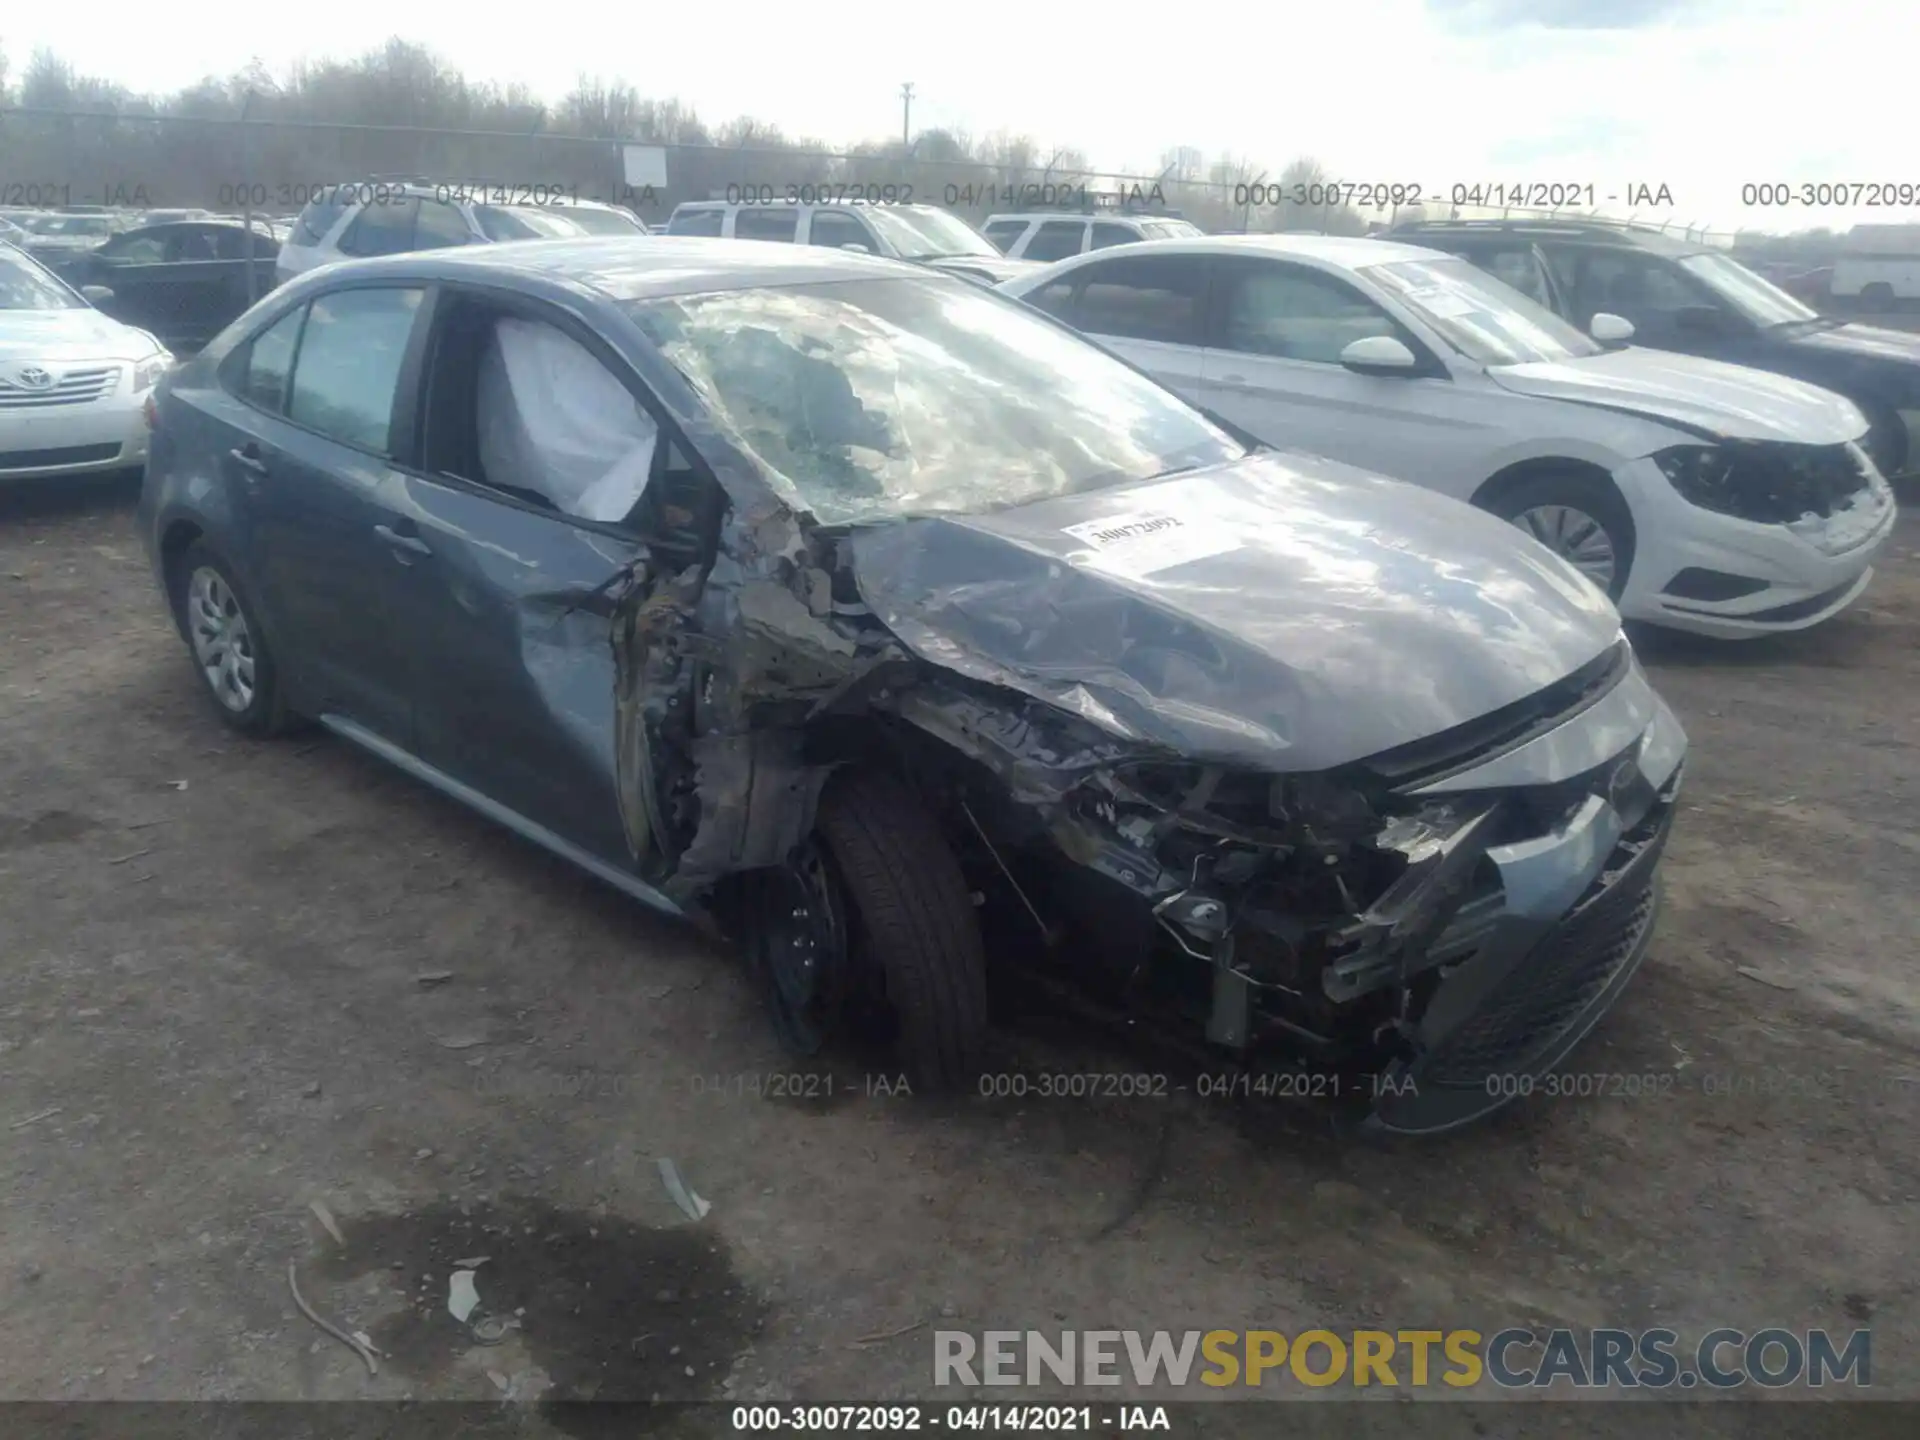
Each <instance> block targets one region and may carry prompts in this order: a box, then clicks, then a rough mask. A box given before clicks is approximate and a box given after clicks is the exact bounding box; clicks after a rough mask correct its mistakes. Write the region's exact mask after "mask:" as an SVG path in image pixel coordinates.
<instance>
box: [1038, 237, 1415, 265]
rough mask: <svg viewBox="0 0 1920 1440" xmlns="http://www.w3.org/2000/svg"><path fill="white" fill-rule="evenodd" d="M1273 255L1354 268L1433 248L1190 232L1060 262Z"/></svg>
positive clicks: (1353, 240)
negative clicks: (1133, 257) (1108, 257)
mask: <svg viewBox="0 0 1920 1440" xmlns="http://www.w3.org/2000/svg"><path fill="white" fill-rule="evenodd" d="M1149 248H1151V250H1152V252H1153V253H1154V254H1156V255H1274V256H1279V257H1283V258H1287V259H1294V260H1315V261H1319V262H1321V263H1322V264H1326V265H1331V266H1334V267H1336V268H1339V269H1345V270H1357V269H1359V268H1360V267H1361V266H1363V265H1387V264H1391V263H1392V262H1394V261H1396V260H1432V259H1433V258H1434V256H1435V252H1434V251H1432V250H1430V249H1426V248H1425V247H1423V246H1419V245H1405V244H1401V243H1399V242H1397V241H1393V240H1374V239H1371V238H1368V237H1364V236H1359V235H1190V236H1186V237H1183V238H1181V239H1178V240H1143V241H1141V242H1140V243H1139V245H1138V246H1120V245H1113V246H1109V247H1108V248H1107V249H1105V250H1089V251H1087V252H1085V253H1084V254H1082V255H1076V256H1070V257H1068V259H1066V260H1063V261H1061V262H1060V263H1061V264H1062V265H1067V264H1074V263H1077V262H1079V261H1083V260H1087V259H1090V258H1092V257H1094V256H1097V255H1112V254H1117V253H1119V252H1120V251H1122V250H1125V251H1126V252H1127V253H1128V254H1134V253H1136V252H1137V253H1145V252H1146V251H1147V250H1148V249H1149Z"/></svg>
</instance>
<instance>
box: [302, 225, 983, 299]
mask: <svg viewBox="0 0 1920 1440" xmlns="http://www.w3.org/2000/svg"><path fill="white" fill-rule="evenodd" d="M349 272H351V273H352V274H354V275H367V276H373V275H380V276H387V277H393V278H399V277H403V276H404V277H408V278H417V279H422V280H429V281H431V280H445V281H449V282H457V281H460V280H470V281H475V280H481V279H484V278H485V277H487V276H503V275H505V276H519V277H521V278H524V279H526V280H531V281H541V280H547V281H559V282H562V283H568V284H572V285H575V286H580V287H584V288H586V289H589V290H593V291H597V292H598V293H599V294H601V295H603V296H605V297H606V298H608V299H610V300H651V299H658V298H660V297H663V296H669V295H698V294H706V293H709V292H712V291H717V290H751V289H757V288H761V287H765V286H775V285H804V284H807V283H809V282H814V281H830V280H884V279H901V278H905V277H909V276H913V277H918V278H920V279H922V280H929V281H931V280H933V279H934V277H935V276H936V272H934V271H931V270H929V269H927V268H926V267H924V266H920V265H909V264H907V263H905V262H904V261H899V260H887V259H882V258H880V257H878V256H874V255H863V254H857V253H855V252H853V251H850V250H840V249H828V248H826V247H824V246H812V245H789V244H786V243H784V242H782V241H777V240H720V239H715V238H713V237H711V236H704V235H654V234H647V235H631V236H628V235H609V236H595V237H592V238H590V239H565V240H517V241H515V242H514V243H512V244H511V245H470V246H460V247H457V248H452V249H446V250H414V251H409V252H407V253H405V254H400V255H386V256H381V257H380V258H378V259H369V260H353V261H347V262H345V263H344V264H338V265H328V266H325V267H323V268H322V269H321V270H315V271H310V272H309V273H310V274H314V275H319V274H325V275H327V276H330V277H334V278H345V277H346V275H347V274H348V273H349ZM952 283H954V284H966V283H967V282H966V281H962V280H955V281H953V282H952Z"/></svg>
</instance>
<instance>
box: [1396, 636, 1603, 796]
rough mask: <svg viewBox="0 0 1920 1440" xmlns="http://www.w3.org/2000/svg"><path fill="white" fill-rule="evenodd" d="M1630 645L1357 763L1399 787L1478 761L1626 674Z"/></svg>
mask: <svg viewBox="0 0 1920 1440" xmlns="http://www.w3.org/2000/svg"><path fill="white" fill-rule="evenodd" d="M1632 668H1633V649H1632V647H1631V646H1630V645H1628V643H1627V642H1626V641H1625V640H1624V639H1622V640H1618V641H1616V642H1615V643H1614V644H1613V645H1612V646H1611V647H1609V648H1608V649H1606V650H1604V651H1602V652H1601V653H1600V654H1599V655H1596V656H1595V657H1594V658H1593V659H1592V660H1589V661H1588V662H1587V663H1586V664H1585V665H1582V666H1581V667H1580V668H1579V669H1578V670H1575V671H1574V672H1573V673H1572V674H1570V675H1568V676H1566V677H1565V678H1563V679H1560V680H1556V681H1555V682H1554V683H1553V684H1551V685H1549V686H1547V687H1546V688H1545V689H1544V690H1537V691H1535V692H1534V693H1533V694H1531V695H1529V696H1527V697H1526V699H1524V700H1519V701H1516V702H1514V703H1513V704H1511V705H1507V706H1503V707H1502V708H1500V709H1498V710H1495V711H1493V712H1492V713H1491V714H1488V715H1482V716H1481V717H1480V718H1479V719H1477V720H1469V721H1467V722H1466V724H1464V725H1456V726H1454V727H1453V729H1451V730H1444V731H1442V732H1441V733H1440V734H1438V735H1430V736H1428V737H1427V738H1426V739H1424V740H1416V741H1415V742H1414V743H1413V744H1411V745H1403V746H1401V747H1400V748H1399V749H1397V750H1388V751H1385V752H1384V753H1382V754H1379V755H1375V756H1374V757H1372V758H1371V759H1369V760H1366V761H1363V762H1362V764H1361V766H1360V768H1361V769H1363V770H1366V771H1368V772H1369V773H1371V774H1372V775H1373V776H1374V777H1375V778H1376V779H1377V780H1378V781H1380V782H1383V783H1385V784H1387V785H1390V786H1392V787H1394V788H1395V789H1399V790H1407V789H1411V788H1414V787H1417V786H1420V785H1429V784H1432V783H1434V782H1435V781H1439V780H1443V779H1445V778H1446V777H1447V776H1449V775H1452V774H1454V773H1456V772H1458V771H1460V770H1464V769H1466V768H1467V767H1468V766H1471V765H1479V764H1483V763H1485V762H1486V761H1488V760H1491V759H1492V758H1493V757H1494V756H1495V755H1498V754H1502V753H1504V752H1505V751H1508V750H1511V749H1513V748H1514V747H1515V746H1516V745H1520V744H1523V743H1524V742H1526V741H1528V740H1531V739H1532V738H1533V737H1534V736H1536V735H1540V734H1543V733H1545V732H1546V731H1548V730H1551V729H1553V728H1554V727H1555V726H1557V725H1561V724H1564V723H1565V722H1566V721H1568V720H1571V719H1572V718H1573V717H1574V716H1575V715H1578V714H1579V713H1580V712H1581V711H1582V710H1585V709H1586V708H1587V707H1588V706H1589V705H1591V704H1593V703H1594V702H1595V701H1597V700H1599V699H1600V698H1601V697H1602V696H1604V695H1605V694H1606V693H1607V692H1608V691H1610V690H1612V689H1613V687H1614V686H1616V685H1618V684H1619V683H1620V682H1621V681H1622V680H1624V679H1626V677H1627V674H1628V672H1629V671H1630V670H1632Z"/></svg>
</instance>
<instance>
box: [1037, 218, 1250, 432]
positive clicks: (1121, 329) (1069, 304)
mask: <svg viewBox="0 0 1920 1440" xmlns="http://www.w3.org/2000/svg"><path fill="white" fill-rule="evenodd" d="M1213 263H1214V262H1213V261H1212V259H1211V258H1210V257H1208V256H1204V255H1178V254H1174V255H1168V254H1160V255H1153V254H1142V255H1115V256H1114V257H1113V258H1112V259H1110V260H1097V261H1094V262H1092V263H1090V264H1086V265H1078V266H1075V267H1074V268H1073V269H1072V270H1071V271H1069V272H1068V273H1067V274H1065V275H1063V276H1061V277H1060V279H1059V280H1057V281H1055V282H1054V283H1053V284H1052V285H1048V286H1045V287H1044V288H1042V289H1040V290H1037V291H1035V292H1033V293H1032V294H1030V295H1029V296H1028V297H1027V299H1028V302H1029V303H1030V304H1032V305H1034V306H1036V307H1037V308H1039V309H1041V310H1044V311H1046V312H1047V313H1048V314H1050V315H1053V316H1055V317H1056V318H1058V319H1061V320H1064V321H1066V323H1067V324H1069V325H1071V326H1073V327H1074V328H1075V329H1076V330H1079V331H1081V332H1082V333H1083V334H1086V335H1089V336H1092V337H1093V338H1095V339H1097V340H1099V341H1100V343H1101V344H1103V345H1105V346H1107V347H1108V348H1109V349H1111V350H1113V351H1114V352H1115V353H1117V354H1119V355H1122V356H1124V357H1126V358H1127V359H1128V360H1130V361H1132V362H1133V363H1134V364H1135V365H1138V366H1139V367H1140V368H1141V369H1142V370H1144V371H1146V372H1147V373H1148V374H1149V375H1151V376H1153V378H1154V379H1156V380H1158V381H1159V382H1160V383H1161V384H1162V385H1165V386H1166V387H1167V388H1168V389H1170V390H1173V391H1175V392H1177V393H1178V394H1180V395H1182V396H1184V397H1185V398H1186V399H1188V400H1191V401H1193V402H1194V403H1196V404H1206V403H1207V401H1206V399H1205V395H1206V377H1205V374H1204V369H1205V364H1206V351H1205V349H1204V348H1203V347H1204V345H1205V341H1206V314H1207V304H1208V290H1209V286H1210V284H1211V276H1212V269H1213ZM1229 418H1231V417H1229Z"/></svg>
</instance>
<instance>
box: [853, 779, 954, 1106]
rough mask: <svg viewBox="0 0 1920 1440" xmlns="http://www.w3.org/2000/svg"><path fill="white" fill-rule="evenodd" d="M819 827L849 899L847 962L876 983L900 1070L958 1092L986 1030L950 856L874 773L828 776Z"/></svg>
mask: <svg viewBox="0 0 1920 1440" xmlns="http://www.w3.org/2000/svg"><path fill="white" fill-rule="evenodd" d="M817 830H818V834H819V837H820V840H821V842H822V844H823V845H824V846H825V848H826V851H827V854H828V856H829V858H830V859H831V861H832V868H833V872H834V874H835V876H836V878H837V880H838V882H839V887H840V891H841V893H842V895H843V896H844V898H845V901H846V911H847V914H846V920H847V927H848V932H849V933H848V936H847V939H848V943H849V949H850V955H851V958H852V961H853V964H854V966H855V967H856V968H864V969H866V970H867V971H869V972H870V973H874V974H876V975H877V977H878V979H879V980H880V981H881V983H882V984H883V985H884V987H885V991H886V999H887V1007H888V1009H889V1011H890V1012H891V1015H892V1019H893V1021H894V1025H895V1032H896V1033H895V1045H896V1049H897V1051H898V1055H899V1060H900V1064H901V1067H902V1068H903V1069H904V1070H905V1071H906V1074H907V1078H908V1079H909V1081H911V1082H912V1084H913V1085H914V1086H915V1088H917V1089H925V1090H931V1091H952V1090H957V1089H959V1088H960V1087H961V1086H963V1085H965V1084H966V1083H967V1082H968V1081H970V1080H972V1079H973V1078H974V1077H975V1076H976V1075H977V1074H978V1073H979V1070H980V1065H981V1060H982V1057H983V1055H984V1052H985V1048H986V1038H987V967H986V951H985V947H984V946H983V944H982V943H981V938H980V921H979V916H978V915H977V913H976V912H975V910H974V905H973V893H972V891H971V889H970V888H969V887H968V885H967V882H966V877H965V875H964V874H963V873H962V871H961V869H960V861H959V859H958V858H957V857H956V856H955V855H954V853H953V849H952V847H951V846H950V845H948V843H947V839H946V836H945V835H943V834H942V833H941V830H940V827H939V825H938V824H937V823H936V822H935V820H934V818H933V816H932V815H931V814H929V813H928V811H927V809H926V807H925V806H924V805H923V804H922V803H921V801H920V799H919V797H918V796H916V795H915V794H914V792H913V791H912V790H911V789H909V788H908V787H907V786H906V785H905V784H903V783H902V782H900V781H899V780H896V779H894V778H893V777H891V776H889V775H886V774H883V773H880V772H877V771H865V770H852V771H842V772H840V773H839V774H837V775H835V776H834V778H833V780H832V781H831V782H830V783H829V784H828V786H827V789H826V792H825V793H824V794H823V795H822V796H821V799H820V813H819V818H818V821H817Z"/></svg>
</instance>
